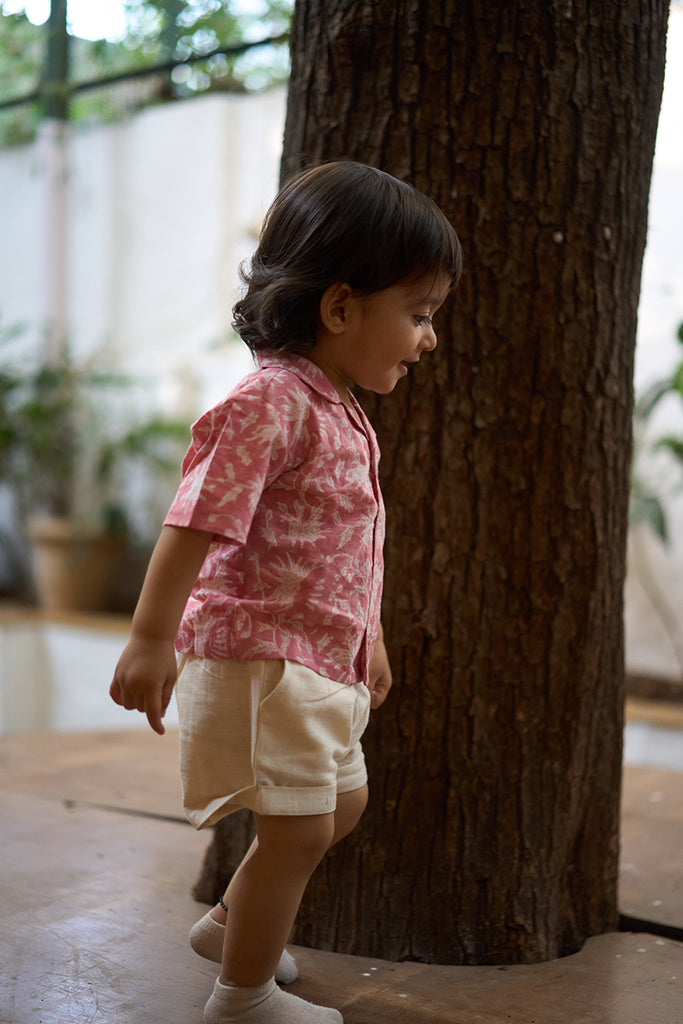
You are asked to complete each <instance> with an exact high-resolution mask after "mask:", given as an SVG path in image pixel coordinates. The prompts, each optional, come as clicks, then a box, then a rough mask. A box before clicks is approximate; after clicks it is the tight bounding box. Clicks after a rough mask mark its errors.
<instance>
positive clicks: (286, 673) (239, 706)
mask: <svg viewBox="0 0 683 1024" xmlns="http://www.w3.org/2000/svg"><path fill="white" fill-rule="evenodd" d="M178 669H179V674H178V683H177V686H176V699H177V702H178V717H179V720H180V775H181V781H182V787H183V804H184V807H185V813H186V815H187V817H188V819H189V820H190V822H191V823H192V824H193V825H194V826H195V828H204V827H206V826H207V825H211V824H213V822H215V821H217V820H218V819H219V818H223V817H225V815H226V814H230V813H231V812H232V811H237V810H239V809H240V808H243V807H248V808H250V809H251V810H252V811H255V812H256V813H257V814H287V815H290V814H291V815H294V814H327V813H329V812H330V811H333V810H334V809H335V807H336V805H337V795H338V794H339V793H350V792H352V791H353V790H354V789H359V788H360V787H361V786H363V785H364V784H365V783H366V782H367V772H366V769H365V758H364V756H363V751H362V749H361V745H360V738H361V736H362V735H363V732H364V731H365V727H366V726H367V724H368V718H369V716H370V692H369V690H368V689H367V687H366V686H364V685H363V683H356V684H355V685H353V686H344V685H343V684H341V683H333V682H332V681H331V680H329V679H325V678H324V677H323V676H319V675H318V674H317V673H316V672H313V671H312V670H311V669H309V668H304V666H303V665H298V664H296V663H295V662H291V661H282V660H275V661H245V662H235V661H220V660H219V661H215V660H211V659H208V658H197V657H194V656H191V655H181V657H180V659H179V663H178Z"/></svg>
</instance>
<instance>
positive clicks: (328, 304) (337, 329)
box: [320, 281, 353, 334]
mask: <svg viewBox="0 0 683 1024" xmlns="http://www.w3.org/2000/svg"><path fill="white" fill-rule="evenodd" d="M352 300H353V289H352V288H351V287H350V286H349V285H348V284H346V283H345V282H343V281H336V282H335V283H334V284H331V285H330V287H329V288H328V289H327V290H326V291H325V293H324V294H323V297H322V299H321V300H320V322H321V324H322V326H323V327H324V329H325V330H326V331H329V332H330V334H342V333H343V332H344V330H345V329H346V325H347V322H348V313H349V309H348V306H349V303H350V302H351V301H352Z"/></svg>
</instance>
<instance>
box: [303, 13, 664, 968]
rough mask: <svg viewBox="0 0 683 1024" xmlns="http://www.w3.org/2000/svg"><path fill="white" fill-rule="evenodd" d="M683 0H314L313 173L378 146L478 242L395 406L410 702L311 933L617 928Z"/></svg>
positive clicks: (523, 938) (569, 933) (403, 669)
mask: <svg viewBox="0 0 683 1024" xmlns="http://www.w3.org/2000/svg"><path fill="white" fill-rule="evenodd" d="M667 13H668V4H667V3H666V2H665V0H650V2H646V0H620V2H605V3H604V4H600V5H595V4H589V3H588V0H578V2H577V0H569V2H567V0H525V2H523V3H519V2H507V0H505V2H503V0H500V2H498V3H493V2H490V0H489V2H486V0H467V2H465V0H460V2H456V0H439V2H437V0H427V2H424V0H423V2H418V0H402V2H400V3H396V4H393V3H387V2H381V3H373V2H370V0H341V2H331V0H330V2H325V0H307V2H304V0H298V2H297V5H296V9H295V15H294V25H293V36H292V62H293V63H292V79H291V86H290V94H289V105H288V112H287V124H286V131H285V149H284V154H283V176H284V177H287V176H288V175H289V173H290V172H292V171H294V170H296V169H298V168H299V167H300V166H304V165H307V164H309V163H312V162H320V161H322V160H326V159H334V158H340V157H346V158H354V159H359V160H363V161H365V162H367V163H371V164H375V165H376V166H379V167H382V168H383V169H385V170H387V171H390V172H391V173H393V174H395V175H397V176H398V177H402V178H406V179H407V180H410V181H411V182H413V183H414V184H415V185H416V186H417V187H418V188H420V189H422V190H424V191H426V192H428V193H429V194H431V195H432V196H433V198H434V199H435V200H436V201H437V202H438V203H439V204H440V205H441V206H442V207H443V208H444V210H445V211H446V213H447V214H448V215H449V216H450V217H451V219H452V221H453V223H454V224H455V226H456V229H457V230H458V232H459V234H460V237H461V240H462V242H463V248H464V253H465V271H464V275H463V280H462V283H461V284H460V287H459V289H458V291H457V292H456V295H455V297H454V300H452V301H451V303H450V305H449V306H448V308H447V309H446V311H445V313H443V314H442V316H441V319H440V323H439V324H438V335H439V347H438V349H437V351H436V353H435V354H434V355H433V356H431V357H430V358H428V359H425V360H423V361H422V363H421V365H420V366H419V367H418V368H416V371H415V373H414V375H413V376H412V377H411V379H410V380H408V381H407V382H402V383H401V384H399V386H398V388H397V389H396V392H395V393H394V394H393V395H391V396H389V397H383V398H381V399H377V398H376V397H375V396H372V395H365V396H364V397H363V403H364V406H365V408H366V410H367V411H368V413H369V415H370V416H371V418H372V420H373V422H374V425H375V428H376V430H377V433H378V437H379V442H380V447H381V449H382V483H383V489H384V495H385V500H386V504H387V516H388V523H387V543H386V564H387V570H386V582H385V600H384V615H383V619H384V628H385V633H386V635H387V638H388V647H389V653H390V657H391V659H392V664H393V669H394V674H395V690H394V692H393V694H392V696H391V697H390V698H389V700H388V702H387V704H386V705H385V707H384V708H383V709H382V710H381V711H380V712H378V713H377V714H376V715H374V716H373V722H372V724H371V727H370V729H369V731H368V733H367V734H366V739H365V741H364V747H365V750H366V756H367V760H368V765H369V771H370V778H371V794H372V795H371V802H370V805H369V808H368V811H367V812H366V815H365V818H364V820H363V822H362V823H361V826H359V828H358V829H357V831H356V832H355V833H354V834H353V835H352V836H351V837H349V838H348V839H347V840H345V842H344V843H343V844H341V845H340V847H339V848H338V850H335V851H333V852H332V853H331V854H330V855H329V856H328V858H327V859H326V861H325V862H324V863H323V865H322V866H321V868H320V869H319V870H318V872H317V873H316V875H315V876H314V878H313V879H312V881H311V883H310V885H309V888H308V891H307V894H306V897H305V900H304V904H303V906H302V909H301V912H300V916H299V920H298V924H297V928H296V931H295V935H294V940H295V941H296V942H300V943H305V944H310V945H314V946H317V947H320V948H324V949H334V950H339V951H342V952H353V953H357V954H363V955H368V956H378V957H384V958H387V959H391V960H400V959H404V958H409V959H418V960H428V961H435V962H440V963H451V964H491V963H520V962H527V963H528V962H533V961H537V960H543V959H550V958H554V957H557V956H562V955H565V954H569V953H573V952H575V951H576V950H578V949H579V948H580V947H581V945H582V944H583V942H584V941H585V939H586V938H587V937H589V936H591V935H593V934H598V933H600V932H603V931H606V930H610V929H612V928H614V927H615V926H616V923H617V906H616V888H617V868H618V835H619V794H620V776H621V743H622V704H623V682H624V668H623V632H622V630H623V627H622V588H623V582H624V564H625V541H626V524H627V504H628V484H629V456H630V438H631V405H632V364H633V350H634V341H635V330H636V309H637V302H638V294H639V282H640V272H641V262H642V255H643V249H644V244H645V233H646V222H647V199H648V191H649V181H650V173H651V164H652V156H653V150H654V141H655V132H656V126H657V115H658V110H659V104H660V99H661V89H662V81H663V69H664V52H665V35H666V23H667Z"/></svg>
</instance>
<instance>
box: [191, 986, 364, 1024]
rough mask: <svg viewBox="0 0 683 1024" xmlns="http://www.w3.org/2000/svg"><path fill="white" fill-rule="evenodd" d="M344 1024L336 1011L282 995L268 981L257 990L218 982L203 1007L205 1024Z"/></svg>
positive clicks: (283, 993)
mask: <svg viewBox="0 0 683 1024" xmlns="http://www.w3.org/2000/svg"><path fill="white" fill-rule="evenodd" d="M232 1022H235V1024H344V1018H343V1017H342V1015H341V1013H339V1011H338V1010H331V1009H329V1007H326V1006H316V1005H315V1004H314V1003H307V1002H306V1001H305V1000H304V999H299V998H298V997H297V996H292V995H290V994H289V992H283V991H282V990H281V989H279V988H278V987H277V985H276V984H275V979H274V978H271V980H270V981H267V982H266V984H265V985H259V986H258V988H233V987H232V986H231V985H221V983H220V981H219V980H218V979H217V980H216V984H215V985H214V988H213V994H212V995H211V998H210V999H209V1001H208V1003H207V1004H206V1006H205V1007H204V1024H232Z"/></svg>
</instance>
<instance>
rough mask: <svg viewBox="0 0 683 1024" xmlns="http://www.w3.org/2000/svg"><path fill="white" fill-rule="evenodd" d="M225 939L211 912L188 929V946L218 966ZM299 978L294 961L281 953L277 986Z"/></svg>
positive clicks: (277, 969) (223, 931)
mask: <svg viewBox="0 0 683 1024" xmlns="http://www.w3.org/2000/svg"><path fill="white" fill-rule="evenodd" d="M224 937H225V925H224V924H219V923H218V921H214V919H213V918H212V917H211V911H210V910H209V911H208V913H206V914H204V917H202V918H200V919H199V921H197V923H196V924H194V925H193V926H192V928H191V929H190V945H191V946H192V948H193V950H194V951H195V953H197V954H198V955H199V956H203V957H204V959H205V960H213V962H214V963H215V964H219V963H220V962H221V960H222V959H223V938H224ZM298 977H299V972H298V970H297V966H296V961H295V959H294V957H293V956H292V955H291V954H290V953H288V952H287V950H286V949H284V950H283V951H282V956H281V957H280V962H279V963H278V965H277V967H276V968H275V980H276V982H277V983H278V985H289V984H291V982H293V981H296V979H297V978H298Z"/></svg>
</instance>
